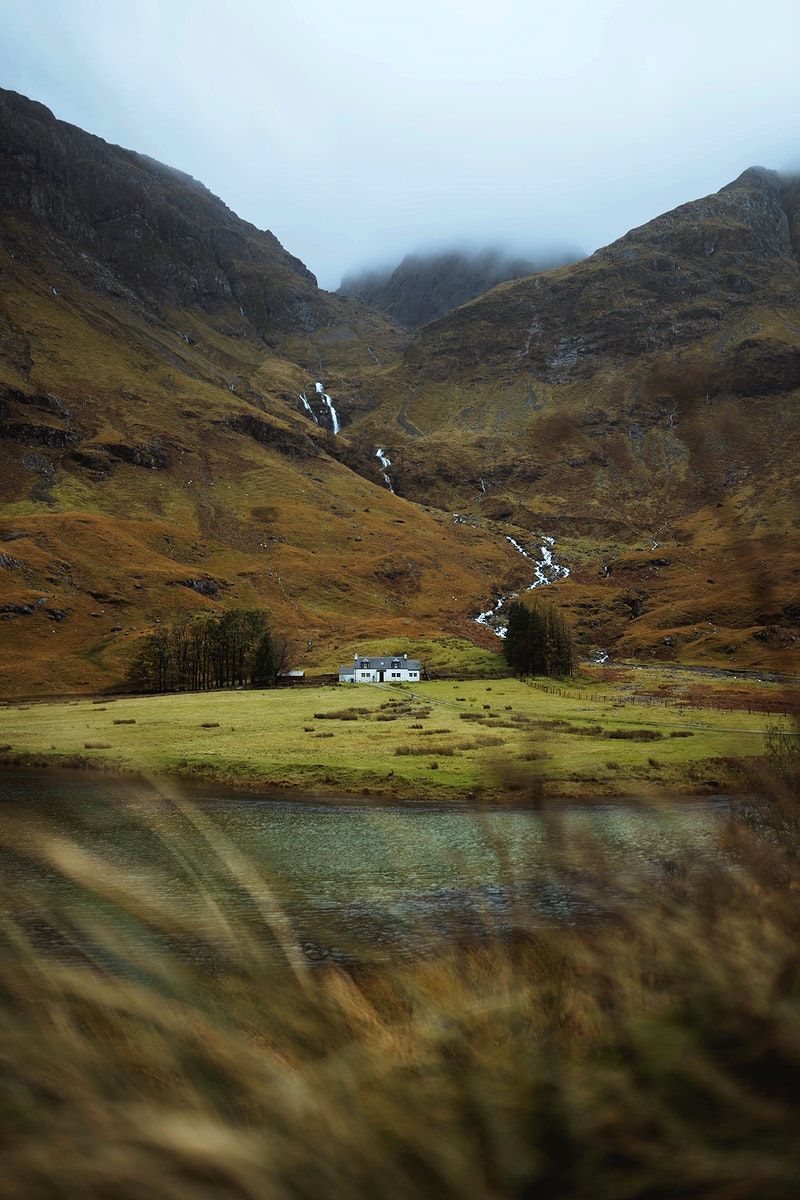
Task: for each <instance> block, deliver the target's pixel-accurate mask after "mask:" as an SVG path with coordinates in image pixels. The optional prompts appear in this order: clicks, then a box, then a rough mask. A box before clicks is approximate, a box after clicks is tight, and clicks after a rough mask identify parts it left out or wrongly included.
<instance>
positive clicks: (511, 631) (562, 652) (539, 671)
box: [503, 600, 575, 676]
mask: <svg viewBox="0 0 800 1200" xmlns="http://www.w3.org/2000/svg"><path fill="white" fill-rule="evenodd" d="M503 651H504V654H505V659H506V662H507V663H508V665H509V666H510V667H511V669H512V670H513V671H514V673H515V675H556V676H562V675H571V674H572V672H573V669H574V666H575V644H574V641H573V637H572V631H571V630H570V628H569V626H568V625H567V623H566V621H565V620H564V617H563V616H562V615H561V613H560V612H559V611H558V609H556V608H554V607H553V606H552V605H551V604H545V603H544V602H542V601H539V602H538V603H536V604H534V605H532V606H531V607H530V608H528V606H527V605H526V604H523V603H522V602H521V601H519V600H515V601H514V602H513V603H512V604H511V606H510V607H509V610H508V629H507V630H506V635H505V642H504V646H503Z"/></svg>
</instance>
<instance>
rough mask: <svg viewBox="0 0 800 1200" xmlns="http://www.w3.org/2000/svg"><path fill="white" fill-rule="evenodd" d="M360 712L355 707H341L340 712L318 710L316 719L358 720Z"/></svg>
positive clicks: (315, 715)
mask: <svg viewBox="0 0 800 1200" xmlns="http://www.w3.org/2000/svg"><path fill="white" fill-rule="evenodd" d="M359 715H360V714H359V713H358V712H357V711H356V709H354V708H341V709H339V710H338V712H316V713H314V720H315V721H357V720H358V718H359Z"/></svg>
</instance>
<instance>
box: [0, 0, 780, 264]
mask: <svg viewBox="0 0 800 1200" xmlns="http://www.w3.org/2000/svg"><path fill="white" fill-rule="evenodd" d="M0 8H1V10H2V38H1V39H0V65H1V66H2V84H3V86H6V87H10V88H14V89H16V90H17V91H20V92H23V93H25V94H26V95H28V96H31V97H33V98H35V99H37V100H41V101H42V102H43V103H45V104H47V105H48V106H49V107H50V108H52V109H53V111H54V112H55V113H56V115H57V116H59V117H62V118H63V119H65V120H68V121H72V122H73V123H75V124H77V125H80V126H82V127H83V128H84V129H88V130H90V131H91V132H93V133H97V134H99V135H100V136H101V137H104V138H106V139H107V140H109V141H112V142H117V143H119V144H121V145H124V146H128V147H131V148H133V149H136V150H141V151H143V152H145V153H147V154H150V155H152V156H153V157H155V158H158V159H161V160H162V161H164V162H167V163H170V164H171V165H173V166H176V167H180V168H181V169H183V170H185V171H188V172H189V173H190V174H192V175H194V176H196V177H197V178H198V179H201V180H202V181H203V182H204V183H205V184H207V185H208V187H210V188H211V189H212V191H214V192H216V193H217V194H218V195H220V196H221V197H222V198H223V199H224V200H225V201H226V203H227V204H229V205H230V207H231V208H233V209H234V210H235V211H236V212H238V213H239V214H240V215H241V216H243V217H246V218H247V219H248V220H250V221H253V222H254V223H255V224H256V225H259V226H261V227H262V228H268V229H271V230H272V231H273V232H274V233H275V234H276V235H277V236H278V237H279V238H280V240H281V241H282V242H283V243H284V245H285V246H286V247H287V249H289V250H290V251H291V252H292V253H293V254H297V255H298V256H299V257H300V258H302V259H303V260H304V262H306V263H307V264H308V266H309V267H310V268H311V269H312V270H313V271H315V272H316V274H317V275H318V277H319V280H320V283H321V284H322V286H324V287H328V288H333V287H336V286H337V285H338V283H339V279H340V277H341V275H342V273H343V272H347V271H349V270H350V269H352V268H358V267H361V266H364V265H369V264H371V263H376V262H377V263H382V262H388V261H390V260H392V259H397V258H399V257H400V256H402V255H403V254H404V253H406V252H407V251H409V250H413V249H416V248H418V247H426V246H432V245H437V244H452V243H455V242H459V241H462V240H463V241H471V242H473V243H476V244H484V243H491V244H499V245H504V246H509V247H510V248H512V249H515V250H522V251H531V250H533V251H535V250H536V249H537V248H538V247H540V246H546V245H551V244H556V245H562V244H569V245H571V246H578V247H580V248H582V249H584V250H587V251H589V250H593V249H595V248H596V247H597V246H599V245H603V244H605V243H606V242H608V241H611V240H612V239H613V238H615V237H618V236H619V235H620V234H622V233H624V232H625V231H626V230H627V229H629V228H631V227H632V226H634V225H638V224H641V223H642V222H643V221H646V220H648V219H649V218H650V217H653V216H655V215H657V214H658V213H659V212H663V211H664V210H666V209H669V208H672V207H674V206H675V205H676V204H679V203H682V202H683V201H684V200H688V199H692V198H694V197H696V196H700V195H704V194H706V193H707V192H710V191H715V190H716V189H717V188H719V187H720V186H722V185H723V184H724V183H727V182H728V181H729V180H730V179H732V178H734V177H735V176H736V175H738V174H739V173H740V172H741V171H742V170H743V169H744V168H745V167H747V166H749V165H752V164H753V163H759V164H761V165H764V166H769V167H775V168H778V169H787V168H791V167H795V168H797V166H798V165H799V164H800V126H799V125H798V115H799V114H800V65H799V64H800V58H799V57H798V48H799V47H800V0H670V2H669V3H667V2H665V0H546V2H545V0H396V2H395V3H389V2H387V0H295V2H294V3H289V2H288V0H227V3H222V2H221V0H213V2H212V0H137V2H136V3H125V2H123V0H119V2H118V0H68V2H67V0H0Z"/></svg>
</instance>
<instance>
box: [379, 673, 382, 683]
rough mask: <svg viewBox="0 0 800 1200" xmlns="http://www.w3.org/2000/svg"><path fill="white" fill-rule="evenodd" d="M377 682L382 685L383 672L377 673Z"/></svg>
mask: <svg viewBox="0 0 800 1200" xmlns="http://www.w3.org/2000/svg"><path fill="white" fill-rule="evenodd" d="M378 682H379V683H383V671H378Z"/></svg>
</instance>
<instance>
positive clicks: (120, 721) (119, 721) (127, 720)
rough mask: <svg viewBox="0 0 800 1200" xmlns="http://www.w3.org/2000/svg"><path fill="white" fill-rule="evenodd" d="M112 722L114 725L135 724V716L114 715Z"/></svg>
mask: <svg viewBox="0 0 800 1200" xmlns="http://www.w3.org/2000/svg"><path fill="white" fill-rule="evenodd" d="M114 724H115V725H135V724H136V718H135V717H115V718H114Z"/></svg>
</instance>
